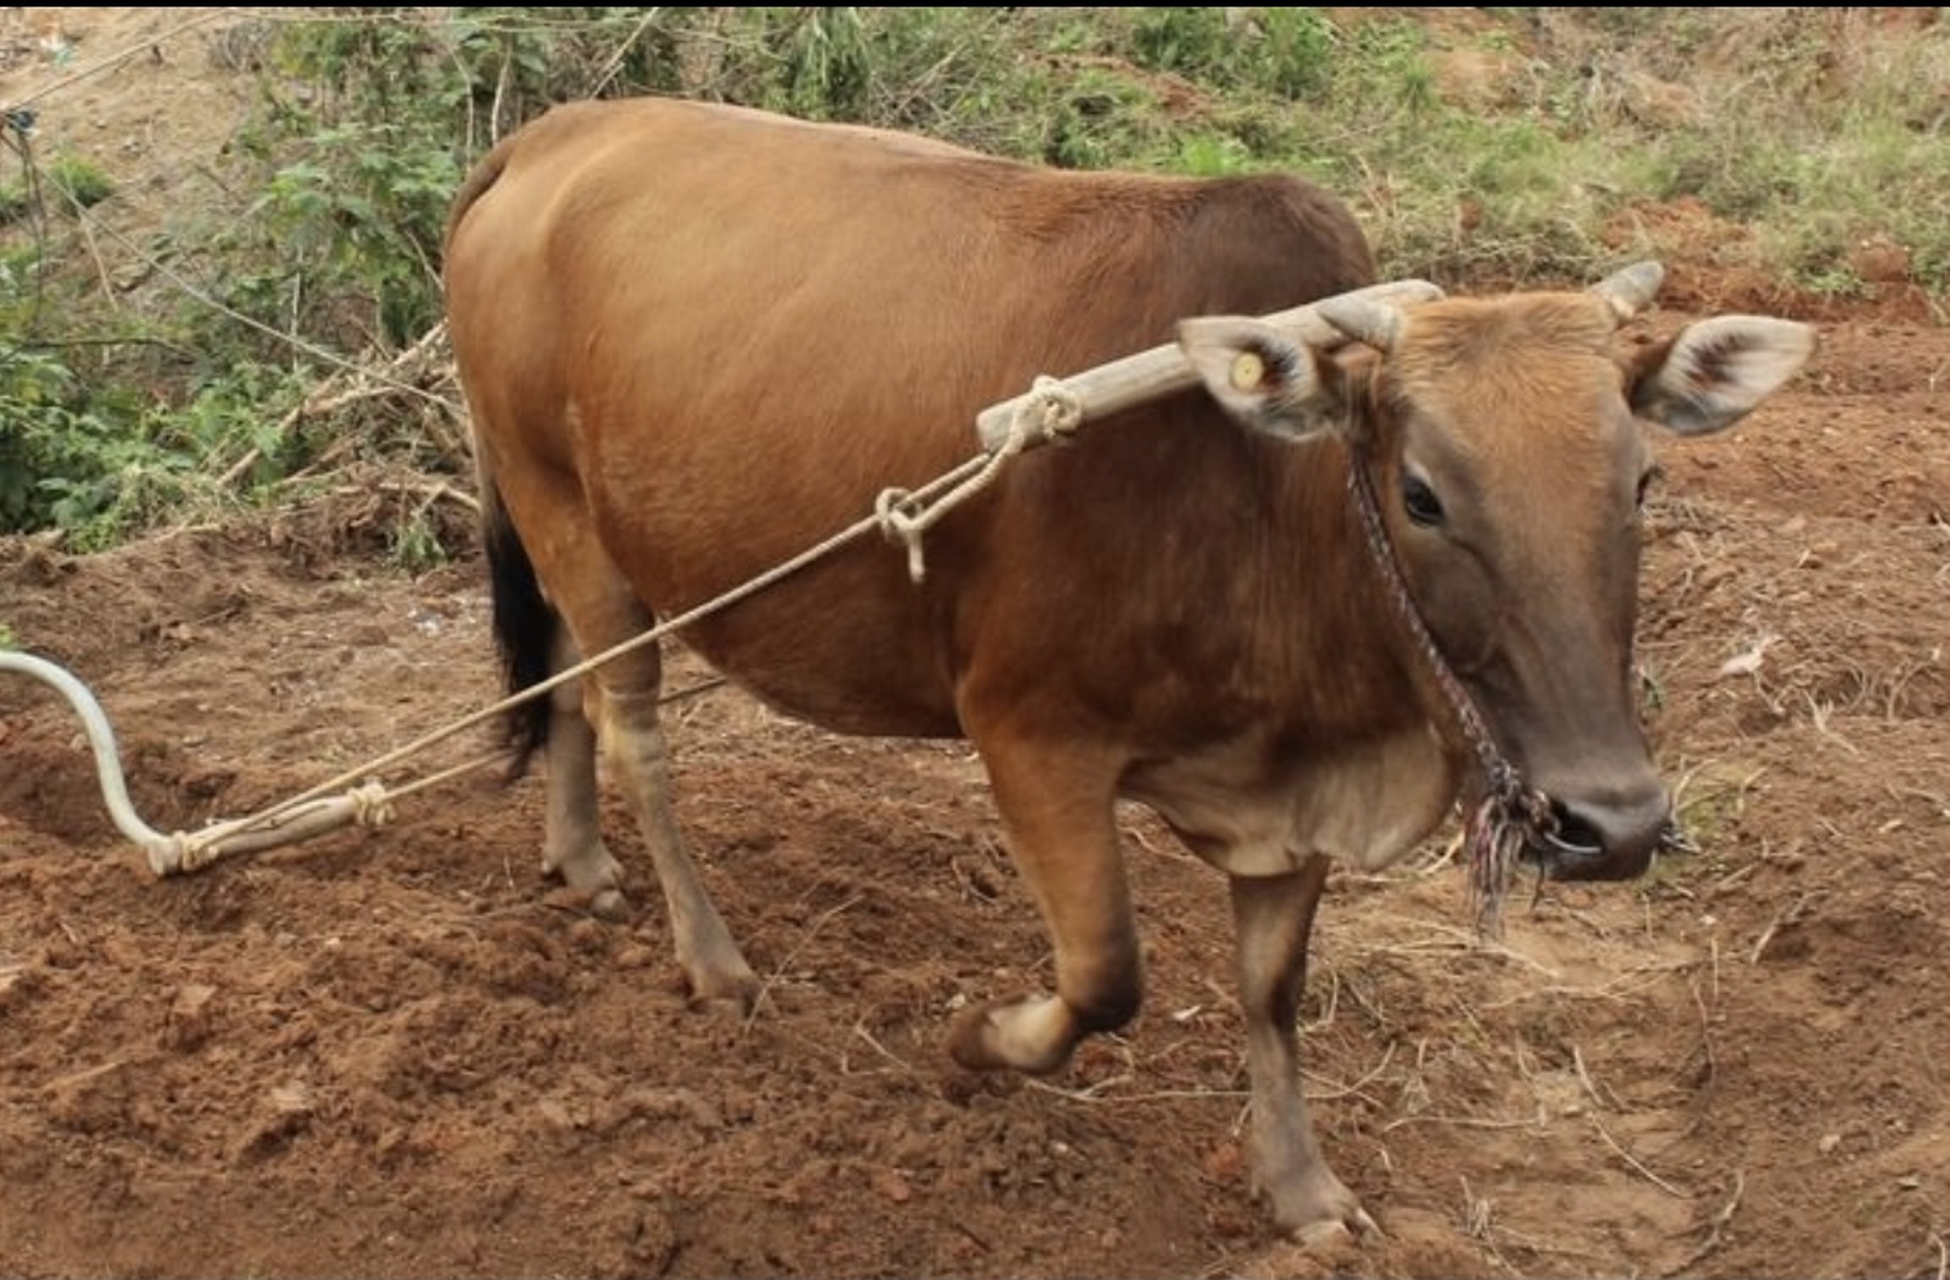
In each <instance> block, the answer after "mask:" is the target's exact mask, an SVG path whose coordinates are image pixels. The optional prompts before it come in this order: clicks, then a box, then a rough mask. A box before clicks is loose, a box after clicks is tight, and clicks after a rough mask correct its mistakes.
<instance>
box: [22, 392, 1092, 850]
mask: <svg viewBox="0 0 1950 1280" xmlns="http://www.w3.org/2000/svg"><path fill="white" fill-rule="evenodd" d="M1082 421H1083V410H1082V406H1081V404H1080V403H1079V402H1078V401H1077V399H1076V397H1075V396H1074V395H1072V394H1071V393H1070V392H1069V391H1068V389H1067V388H1065V387H1064V386H1063V385H1062V384H1061V383H1059V382H1057V381H1056V380H1054V379H1050V378H1039V379H1037V382H1036V387H1035V391H1034V394H1033V396H1032V397H1031V398H1030V399H1028V400H1026V401H1025V403H1024V404H1023V405H1022V406H1021V407H1019V409H1018V411H1017V412H1016V414H1015V415H1014V417H1013V419H1012V421H1011V424H1010V431H1009V435H1008V438H1007V439H1006V440H1004V441H1003V443H1002V444H1000V445H998V446H997V447H996V448H994V449H993V450H990V451H986V452H984V453H980V454H977V455H975V456H974V457H971V458H969V459H968V460H966V461H965V462H963V463H961V464H960V465H958V466H956V467H953V468H951V469H950V470H948V471H946V472H944V473H942V474H941V475H939V476H937V477H936V478H935V479H933V480H931V481H929V482H928V483H926V484H924V485H922V486H921V487H920V488H919V489H914V490H907V489H888V490H885V491H884V492H882V493H881V494H880V495H879V496H878V497H877V498H876V499H875V501H874V511H873V514H871V515H869V516H866V517H863V518H862V519H860V520H857V521H855V522H854V523H853V524H851V525H849V526H847V527H846V528H845V529H842V530H840V531H839V532H838V533H836V534H834V535H833V536H831V537H829V538H827V539H825V540H824V541H822V542H819V543H818V544H816V545H814V546H812V547H809V548H807V549H806V550H805V551H802V552H800V553H799V554H798V555H796V556H793V557H792V558H791V559H789V560H786V561H783V562H782V563H780V564H778V565H775V566H773V567H772V568H771V569H768V570H766V571H765V572H763V573H761V574H759V575H758V576H756V577H754V578H751V579H749V580H747V581H745V582H743V583H740V584H739V585H737V586H735V587H733V588H731V589H730V590H728V591H725V592H723V593H722V594H720V595H717V596H714V597H712V598H711V599H709V600H706V601H705V602H703V603H702V604H699V605H696V606H694V607H692V608H690V609H688V610H686V611H684V612H683V613H680V614H678V615H676V616H675V617H672V618H669V619H667V620H665V621H664V622H662V623H660V624H658V625H656V626H654V627H651V628H649V629H648V630H646V631H643V632H640V633H639V634H637V635H635V636H632V637H630V638H629V639H627V640H624V641H622V642H621V643H619V644H615V645H612V646H611V647H609V648H608V649H605V650H603V651H602V652H601V653H598V654H595V655H594V656H592V657H590V658H587V659H584V660H583V661H581V662H578V663H576V664H575V665H574V666H571V667H567V668H565V669H563V670H561V671H558V672H556V673H555V674H554V675H552V676H550V677H549V678H547V679H546V680H541V681H537V682H536V683H534V684H532V685H529V686H528V687H527V688H525V689H522V690H520V691H519V692H516V693H514V694H511V695H510V696H508V697H506V698H503V699H502V700H501V701H499V702H497V703H495V704H493V705H492V706H488V707H484V708H482V709H480V710H478V711H475V712H473V713H472V714H469V715H466V716H463V717H461V718H460V719H458V720H455V721H452V722H451V723H449V724H447V725H444V726H442V727H441V728H438V729H435V730H433V731H432V732H430V733H426V734H423V735H421V736H420V737H418V738H415V739H414V740H412V741H411V742H408V743H406V744H405V745H404V746H400V747H396V748H394V749H393V750H391V751H388V752H386V753H385V754H383V755H380V756H378V757H376V758H374V759H372V760H369V761H367V762H365V763H364V764H361V765H359V766H357V767H356V768H352V769H348V770H345V771H344V772H342V773H339V774H337V775H335V776H333V777H331V778H328V779H326V780H325V781H324V782H321V783H319V784H318V785H316V786H314V787H311V788H309V789H308V790H305V791H302V792H300V793H298V794H297V795H294V796H292V797H290V798H289V799H286V800H283V801H280V802H278V803H276V804H273V805H270V806H267V807H266V808H263V809H260V810H258V811H257V812H256V813H253V814H250V815H248V816H246V817H243V818H238V819H233V820H230V821H225V822H219V823H213V824H212V825H210V826H207V827H204V828H203V829H201V830H198V831H193V832H180V831H179V832H176V833H174V834H173V835H164V834H163V833H161V832H159V831H157V830H155V829H154V828H152V827H150V826H149V825H148V824H147V823H145V822H143V821H142V819H141V818H140V817H139V816H138V815H137V814H136V812H135V810H134V808H133V806H131V805H130V803H129V799H128V790H127V787H126V785H125V784H124V782H123V778H122V772H121V764H120V761H119V758H118V757H117V754H116V750H115V742H114V732H113V730H112V729H111V728H110V726H109V723H108V719H107V717H106V716H105V715H104V714H103V713H102V710H101V707H100V705H99V704H98V703H97V702H96V701H95V699H94V697H93V696H92V695H91V694H90V693H89V692H88V689H87V687H86V686H85V685H83V684H82V683H81V682H80V681H79V680H76V679H75V678H74V677H73V676H72V675H70V674H68V673H67V672H66V671H64V670H62V669H61V668H60V667H58V666H55V665H54V664H53V663H51V662H47V661H45V660H44V659H40V658H34V657H30V656H29V655H26V654H13V653H0V670H18V671H23V672H25V673H26V674H28V675H33V676H37V677H39V678H40V679H42V680H44V681H46V682H47V683H49V684H51V685H53V686H54V687H55V688H56V689H58V690H59V691H60V692H61V693H62V694H63V695H64V696H66V698H67V699H68V701H69V702H70V703H71V704H72V705H73V706H74V708H75V710H76V711H77V712H78V713H80V715H81V718H82V721H83V724H84V725H85V726H86V728H87V732H88V739H89V742H90V744H91V745H92V746H93V747H94V751H95V759H96V765H97V772H98V774H99V775H100V779H101V786H102V794H103V798H104V800H105V801H106V803H107V804H108V808H109V812H110V815H111V817H112V818H113V819H114V821H115V824H116V826H117V827H118V829H120V830H121V831H122V833H123V834H124V835H126V836H128V837H129V838H130V839H131V840H134V841H135V842H136V843H137V844H139V845H141V846H142V847H143V849H144V850H145V851H147V853H148V855H149V862H150V866H151V867H152V868H153V869H154V870H155V871H156V873H157V874H158V875H165V874H171V873H176V872H185V871H193V870H197V869H199V868H201V867H204V866H207V865H209V864H210V863H211V862H214V861H216V860H217V858H219V857H220V856H222V854H223V853H225V852H227V851H228V850H227V849H226V848H225V847H224V846H225V845H226V844H230V843H237V844H239V845H240V846H245V847H250V848H262V847H267V846H269V845H272V844H277V843H284V842H286V841H281V840H279V839H278V838H277V831H278V828H280V827H291V828H295V829H297V834H295V835H292V836H291V837H290V839H302V838H304V837H305V836H309V835H313V834H317V833H319V832H321V831H324V830H329V829H332V828H334V827H337V826H342V825H344V823H345V822H348V821H350V822H356V823H358V824H360V825H362V826H371V827H377V826H380V825H383V824H384V823H386V822H388V821H390V820H391V819H392V817H393V801H394V800H395V799H398V798H399V797H402V796H405V795H409V794H411V793H412V792H415V791H419V790H423V789H425V788H427V787H431V786H434V785H436V784H438V783H441V782H445V781H447V780H449V779H451V778H455V777H458V776H460V775H461V774H464V773H469V772H471V771H473V770H475V769H478V768H481V767H483V766H485V765H487V764H488V763H490V762H492V761H494V760H496V759H499V758H500V753H498V752H496V753H490V754H488V755H483V756H479V757H477V758H475V759H472V760H469V761H466V762H464V763H462V764H458V765H454V766H452V767H450V768H448V769H445V770H442V771H440V772H438V773H435V774H432V775H429V776H427V777H423V778H421V779H418V780H417V781H413V782H408V783H405V784H402V785H400V786H397V787H394V788H392V789H390V790H389V789H388V788H387V787H385V786H384V785H383V784H381V783H379V782H377V781H374V780H372V777H373V775H374V774H377V773H380V772H382V771H383V770H385V769H387V768H389V767H391V766H393V765H395V764H397V763H399V762H401V761H403V760H406V759H408V758H410V757H412V756H415V755H418V754H419V753H420V752H422V751H425V750H426V749H427V748H429V747H431V746H434V745H435V744H437V743H440V742H443V741H445V740H446V739H448V738H451V737H453V736H454V735H456V734H458V733H462V732H464V731H466V730H468V729H471V728H473V727H475V726H476V725H479V724H481V723H482V722H483V721H486V720H489V719H491V718H493V717H495V716H498V715H500V714H502V713H504V712H506V711H508V710H511V709H512V708H514V707H518V706H521V705H522V704H524V703H527V702H530V701H533V700H534V699H536V698H539V697H543V696H544V695H546V694H548V693H550V692H551V691H553V690H554V689H556V688H558V687H559V686H561V685H563V684H566V683H568V682H569V681H571V680H575V679H579V678H581V677H582V676H584V675H587V674H588V673H589V672H591V671H593V670H595V669H596V668H598V667H600V666H602V665H603V664H605V663H607V662H610V661H613V660H614V659H616V658H618V657H621V656H622V655H623V654H625V653H629V652H632V651H634V650H636V649H640V648H642V647H643V646H645V645H648V644H654V643H656V642H657V641H659V640H661V639H663V638H664V637H665V636H667V635H670V634H671V633H672V632H675V631H678V630H680V629H682V628H684V627H687V626H690V625H691V624H692V623H695V622H697V621H699V620H700V619H703V618H705V617H708V616H709V615H711V614H713V613H716V612H718V611H720V610H722V609H726V608H729V607H730V606H732V605H734V604H737V603H738V602H739V601H742V600H744V599H746V598H748V597H750V596H753V595H756V594H757V593H759V592H760V591H763V590H765V589H767V588H768V587H771V586H773V585H775V584H776V583H778V582H780V581H781V580H783V579H785V578H787V577H789V576H791V575H792V574H794V573H797V572H798V571H799V570H801V569H803V568H805V567H806V566H808V565H810V564H812V563H814V562H815V561H818V560H820V559H822V558H824V557H826V556H828V555H831V554H833V553H834V552H836V551H838V550H839V549H840V548H842V547H844V546H846V545H847V544H849V543H851V542H854V541H856V540H858V539H859V538H861V537H864V536H865V535H867V534H869V533H872V532H875V531H876V530H877V531H879V532H881V533H883V534H884V535H885V536H886V537H888V538H889V539H890V540H895V541H900V542H902V543H904V544H905V545H906V547H907V554H908V568H909V573H910V574H911V575H912V576H913V578H914V580H915V581H917V582H919V581H920V580H921V578H922V574H923V571H924V561H923V559H922V551H921V539H922V536H923V535H924V534H925V532H926V531H927V530H928V529H931V528H932V527H933V526H934V525H935V524H937V523H938V522H939V521H940V520H941V518H942V517H943V516H944V515H946V514H947V513H948V512H949V511H950V510H952V509H953V508H955V507H956V506H959V505H960V504H961V503H963V502H965V501H967V500H968V499H969V498H971V497H973V496H974V495H975V494H977V493H979V492H981V491H982V490H984V489H986V488H987V487H988V486H989V485H990V484H992V483H993V482H994V480H995V478H996V476H997V475H998V474H999V473H1000V471H1001V469H1002V467H1003V465H1004V464H1005V463H1007V461H1008V460H1009V459H1010V458H1013V457H1015V456H1016V455H1017V454H1019V453H1021V452H1023V451H1024V450H1025V449H1028V448H1031V447H1033V446H1035V445H1038V444H1042V443H1045V442H1047V441H1050V440H1055V439H1060V438H1062V437H1065V436H1067V435H1069V434H1071V433H1073V432H1074V431H1075V430H1076V429H1077V427H1078V426H1079V425H1081V423H1082ZM714 683H715V682H711V683H707V685H705V686H703V687H707V688H708V687H712V684H714ZM334 793H339V794H337V795H335V794H334Z"/></svg>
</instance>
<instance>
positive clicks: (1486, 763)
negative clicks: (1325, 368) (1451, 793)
mask: <svg viewBox="0 0 1950 1280" xmlns="http://www.w3.org/2000/svg"><path fill="white" fill-rule="evenodd" d="M1347 488H1348V494H1349V496H1350V497H1351V498H1352V499H1353V502H1354V508H1355V510H1356V511H1357V512H1359V513H1360V517H1361V528H1362V531H1363V532H1364V533H1365V534H1366V535H1367V545H1368V551H1369V553H1370V555H1371V556H1372V557H1373V559H1374V562H1375V567H1376V569H1377V570H1379V572H1380V574H1381V579H1382V583H1383V585H1384V586H1386V587H1387V589H1388V596H1389V600H1390V601H1391V603H1393V605H1394V606H1395V612H1396V614H1397V615H1399V616H1400V618H1401V620H1402V623H1403V625H1405V626H1406V627H1407V628H1408V633H1409V636H1410V638H1412V639H1413V640H1414V641H1415V647H1416V649H1417V650H1418V651H1419V652H1420V653H1421V655H1422V660H1423V662H1424V663H1425V664H1426V666H1427V667H1428V669H1429V672H1430V673H1431V674H1432V675H1433V676H1434V677H1435V681H1436V685H1437V686H1438V687H1439V688H1440V689H1441V690H1442V696H1443V698H1444V700H1445V701H1447V702H1448V704H1449V710H1450V712H1451V713H1452V714H1453V715H1454V717H1455V720H1456V729H1457V732H1458V733H1459V734H1460V735H1461V736H1462V740H1463V742H1464V743H1465V744H1466V745H1467V746H1468V747H1469V749H1470V751H1471V752H1472V753H1474V755H1475V756H1476V764H1477V768H1478V769H1479V770H1480V771H1481V773H1482V776H1483V797H1482V799H1481V801H1480V802H1479V803H1478V804H1477V805H1476V806H1475V807H1474V808H1472V809H1470V810H1469V811H1468V813H1466V814H1465V815H1464V822H1463V827H1464V835H1465V842H1464V848H1465V850H1466V856H1465V859H1464V861H1465V865H1466V866H1467V868H1468V873H1469V894H1470V900H1471V902H1472V904H1473V905H1474V908H1475V914H1476V927H1477V930H1478V932H1480V933H1481V934H1482V935H1483V936H1485V937H1496V936H1497V935H1498V934H1499V933H1500V932H1501V930H1502V910H1503V895H1504V893H1505V891H1506V890H1507V889H1508V887H1509V884H1510V879H1511V877H1512V875H1513V874H1514V873H1515V869H1516V864H1517V858H1518V856H1519V855H1520V854H1521V853H1522V851H1523V849H1524V847H1525V846H1526V845H1527V844H1529V843H1530V842H1531V841H1532V840H1533V839H1535V838H1536V837H1538V836H1540V835H1543V834H1547V833H1549V832H1550V831H1553V830H1555V829H1556V826H1557V819H1556V818H1555V817H1554V816H1553V815H1552V813H1551V807H1550V798H1549V797H1548V796H1546V795H1544V793H1543V792H1541V791H1539V790H1537V789H1536V788H1534V787H1532V786H1530V785H1528V784H1527V783H1525V782H1524V780H1523V775H1522V774H1521V773H1520V772H1519V771H1518V769H1517V767H1516V766H1515V765H1514V764H1511V763H1510V760H1509V758H1508V757H1507V756H1505V755H1504V754H1503V752H1502V751H1500V750H1499V749H1498V748H1497V745H1496V739H1495V738H1494V737H1492V736H1491V734H1490V730H1489V726H1488V725H1486V724H1485V723H1484V722H1483V715H1482V712H1480V711H1478V710H1477V709H1476V703H1475V700H1474V699H1472V698H1471V697H1470V696H1469V690H1467V689H1465V688H1463V685H1462V681H1461V680H1459V679H1457V678H1456V673H1455V671H1454V670H1452V669H1451V668H1450V666H1449V663H1448V660H1447V659H1445V658H1444V657H1443V656H1442V650H1441V649H1440V648H1439V647H1438V646H1437V645H1436V642H1435V637H1434V636H1432V635H1430V634H1429V627H1428V624H1427V623H1426V622H1424V621H1423V620H1422V613H1421V610H1419V609H1417V608H1416V607H1415V598H1414V597H1413V596H1411V595H1410V594H1409V591H1408V581H1407V579H1406V578H1404V577H1403V576H1402V569H1401V563H1400V562H1399V561H1398V560H1397V559H1396V558H1395V549H1394V545H1393V544H1392V543H1391V542H1390V541H1389V540H1388V529H1387V526H1385V525H1384V524H1382V522H1381V510H1380V508H1379V507H1378V506H1377V505H1376V503H1375V496H1374V486H1373V485H1371V484H1370V483H1369V482H1368V473H1367V472H1366V471H1365V470H1363V469H1362V466H1361V460H1360V458H1359V457H1357V456H1355V455H1354V454H1353V453H1351V452H1350V454H1349V456H1348V467H1347Z"/></svg>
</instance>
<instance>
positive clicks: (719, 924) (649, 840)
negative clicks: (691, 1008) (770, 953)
mask: <svg viewBox="0 0 1950 1280" xmlns="http://www.w3.org/2000/svg"><path fill="white" fill-rule="evenodd" d="M637 653H638V654H649V655H652V656H651V657H650V658H649V659H648V661H649V662H650V663H651V664H652V665H655V663H656V658H655V657H654V654H655V649H654V647H653V648H650V649H640V650H638V651H637ZM631 656H636V655H631ZM624 661H627V659H624ZM657 702H658V687H657V684H656V682H655V681H652V682H650V683H649V684H647V685H646V684H644V683H642V682H640V681H636V682H632V683H631V684H630V685H629V686H628V687H627V688H625V689H621V690H618V689H612V688H611V687H609V682H608V681H604V682H603V709H602V722H601V723H602V730H601V733H602V740H603V744H604V750H606V751H607V752H608V754H609V759H610V762H611V764H612V765H613V766H614V767H615V769H616V771H617V773H618V775H619V778H620V780H621V782H622V784H623V787H624V792H625V794H626V795H627V796H628V798H629V802H630V809H631V812H632V813H633V814H634V815H635V817H636V822H637V828H638V830H639V831H641V832H642V834H643V840H644V843H645V844H647V845H649V847H650V858H651V861H652V862H654V863H655V864H656V868H657V880H658V882H659V883H660V884H662V886H663V891H664V905H665V907H666V908H667V909H668V910H669V912H670V931H671V936H672V939H673V940H674V942H675V944H676V948H677V962H678V963H679V964H680V965H682V966H683V969H684V976H685V978H686V979H687V980H688V981H689V983H690V990H691V999H692V1000H693V1001H696V1002H697V1003H699V1004H718V1003H724V1004H728V1005H731V1006H733V1007H734V1008H735V1009H736V1010H737V1011H738V1012H740V1013H743V1012H748V1011H749V1010H750V1008H751V1004H752V1001H753V1000H754V999H756V998H757V994H758V976H757V975H756V974H754V973H753V972H752V970H751V966H750V965H748V964H746V963H745V957H744V955H743V954H742V953H741V952H740V951H739V950H738V944H737V943H736V942H734V941H733V940H732V937H731V931H730V930H729V929H728V928H726V927H725V923H724V918H723V917H722V916H720V915H719V914H718V909H717V907H716V906H715V905H714V904H713V903H712V901H711V896H710V894H709V893H707V892H706V891H705V888H704V884H703V882H702V881H701V880H699V879H698V874H697V865H696V864H695V863H693V862H692V861H691V857H690V855H689V854H688V853H687V852H685V850H684V839H683V836H682V835H681V834H680V833H679V832H678V829H677V818H676V814H675V813H674V812H673V811H672V809H671V803H670V752H669V748H668V746H667V745H666V743H665V740H664V732H663V726H662V725H661V724H660V723H659V718H658V713H657Z"/></svg>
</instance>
